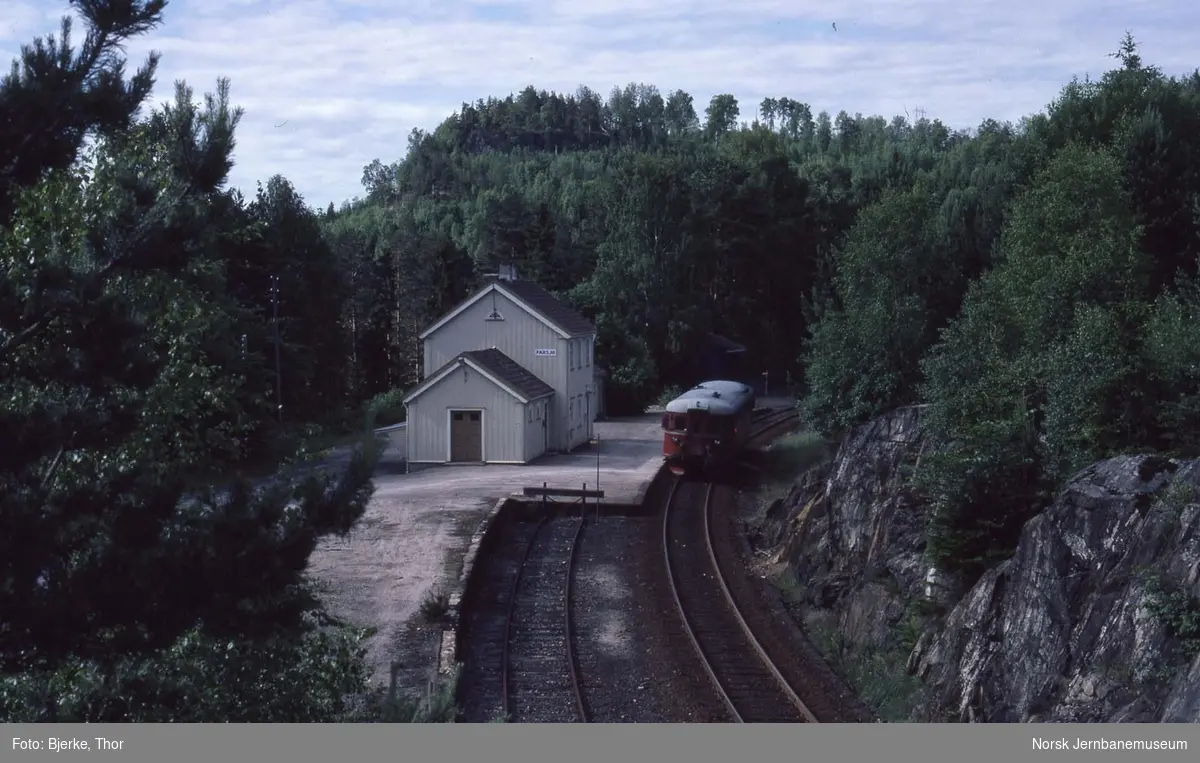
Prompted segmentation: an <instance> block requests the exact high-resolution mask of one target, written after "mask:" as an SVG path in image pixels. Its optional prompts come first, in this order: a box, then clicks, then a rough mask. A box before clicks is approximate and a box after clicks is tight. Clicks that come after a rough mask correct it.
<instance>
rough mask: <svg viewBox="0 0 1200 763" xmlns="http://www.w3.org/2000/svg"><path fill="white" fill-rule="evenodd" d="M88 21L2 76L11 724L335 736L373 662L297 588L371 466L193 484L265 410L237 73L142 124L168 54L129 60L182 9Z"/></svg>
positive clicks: (0, 594) (4, 492)
mask: <svg viewBox="0 0 1200 763" xmlns="http://www.w3.org/2000/svg"><path fill="white" fill-rule="evenodd" d="M72 5H73V6H74V8H75V10H76V11H77V12H78V13H79V15H80V16H81V17H82V19H83V20H84V22H85V23H86V25H87V30H86V33H85V35H84V40H83V43H82V44H81V45H80V46H79V47H78V49H76V48H75V47H74V46H73V45H72V41H71V32H72V29H71V25H70V23H69V21H64V23H63V26H62V31H61V33H60V34H59V35H58V37H57V38H54V37H51V38H49V39H46V40H38V41H36V42H35V43H33V44H32V45H29V46H27V47H25V48H24V49H23V51H22V54H21V59H20V61H18V62H17V63H16V64H15V65H14V69H13V71H12V73H11V74H10V75H9V76H8V77H6V78H5V79H4V80H3V83H2V84H0V432H3V436H2V439H3V442H4V448H3V450H4V454H5V455H4V457H3V458H2V459H0V613H2V614H0V719H3V720H89V721H103V720H110V721H111V720H116V721H136V720H154V719H156V718H157V719H163V720H188V719H190V720H210V721H211V720H219V721H225V720H239V719H240V720H249V721H261V720H332V719H334V718H336V717H338V714H339V713H341V712H343V710H344V707H343V700H344V698H345V697H346V696H347V695H349V694H352V693H354V692H356V691H360V690H361V689H362V688H363V683H362V682H363V680H364V674H363V670H362V663H361V649H359V648H358V646H357V641H356V639H355V637H353V635H352V634H351V635H347V634H346V633H344V632H342V631H338V630H336V629H334V630H329V629H327V628H325V627H324V626H326V625H328V618H327V617H326V616H325V615H324V614H323V612H322V611H321V609H320V607H319V606H318V604H317V603H316V601H315V599H314V597H313V596H312V595H311V594H310V593H309V592H308V589H307V586H306V584H305V581H304V577H303V573H304V569H305V566H306V564H307V561H308V558H309V555H310V554H311V552H312V551H313V550H314V548H315V546H316V543H317V541H318V540H319V538H320V537H322V536H323V535H327V534H330V533H344V532H346V531H347V530H348V529H349V528H350V527H351V525H352V524H353V523H354V521H355V520H356V519H357V518H358V517H359V516H360V515H361V513H362V511H363V510H364V507H365V504H366V501H367V499H368V498H369V496H370V494H371V490H372V485H371V481H370V475H371V468H372V455H373V454H372V453H370V452H369V448H368V447H367V446H364V447H363V449H361V450H359V451H358V452H357V453H356V457H355V458H354V460H353V462H352V463H351V465H350V467H349V469H347V470H346V471H345V472H344V473H340V474H328V473H311V472H310V473H308V474H302V475H300V476H296V477H287V478H284V477H282V476H281V477H280V478H279V479H276V480H274V481H272V482H270V483H269V484H268V485H267V486H266V487H260V488H254V487H252V486H251V485H250V483H248V482H246V481H240V482H238V483H237V484H235V485H234V486H233V488H232V489H230V490H226V491H223V492H218V491H215V490H208V491H204V492H202V493H200V494H195V493H189V492H188V491H187V490H186V489H185V488H186V487H187V485H186V478H187V477H188V475H190V474H192V473H194V472H195V471H196V469H198V468H202V467H203V466H204V460H205V459H206V458H209V455H208V454H210V453H215V452H220V451H221V449H222V448H223V447H226V446H230V444H231V443H233V444H234V445H233V447H234V448H235V450H236V442H237V441H238V438H239V435H240V434H241V433H242V432H241V430H239V429H238V427H239V426H240V425H239V423H238V422H239V421H242V422H244V421H246V420H249V419H253V416H252V415H250V414H251V413H253V412H252V411H251V410H250V406H251V403H250V402H248V401H252V400H254V399H255V397H254V394H252V392H251V391H248V390H250V389H251V388H252V387H253V386H254V384H255V383H257V381H256V380H257V378H258V377H256V376H255V373H254V371H253V369H252V368H251V367H250V366H251V364H249V363H242V364H241V366H239V361H238V358H239V357H241V356H242V355H244V353H239V351H238V344H239V340H240V337H241V335H242V334H243V333H245V332H244V330H243V329H244V327H245V325H246V322H247V321H249V320H251V318H250V317H249V311H248V310H247V309H245V308H243V307H242V306H240V304H239V303H238V301H237V300H236V299H234V298H233V297H232V296H231V294H230V291H231V289H230V283H229V281H228V279H227V277H226V273H227V271H228V270H229V260H230V258H231V257H233V256H235V255H236V254H237V253H239V252H244V244H245V241H246V240H247V239H249V238H253V236H254V235H255V231H254V229H253V226H252V225H251V224H250V222H251V221H249V220H248V219H247V218H246V216H245V215H244V214H240V212H241V210H242V209H243V207H242V205H241V201H240V199H239V198H238V197H237V195H236V194H235V193H233V192H231V191H229V190H228V189H226V188H224V183H225V181H226V177H227V175H228V172H229V170H230V168H231V166H232V161H231V158H230V157H231V153H232V151H233V148H234V132H235V129H236V126H237V123H238V119H239V117H240V115H241V114H240V111H239V110H238V109H235V108H233V107H232V106H231V105H230V102H229V84H228V82H225V81H221V82H219V83H218V87H217V89H216V92H215V93H213V94H211V95H209V96H207V98H206V99H205V102H204V104H203V106H202V107H201V106H199V105H197V104H195V103H193V101H192V93H191V90H190V89H188V88H187V86H186V85H184V84H183V83H179V84H178V85H177V93H176V95H177V97H176V100H175V102H174V103H173V104H171V105H169V106H165V107H163V108H160V109H158V110H155V111H154V113H152V114H151V115H150V116H149V117H148V118H145V119H140V118H139V116H138V113H139V108H140V107H141V106H142V104H143V102H144V101H145V100H146V98H147V97H148V95H149V93H150V91H151V88H152V87H153V84H154V73H155V66H156V63H157V56H155V55H151V56H150V57H149V58H148V59H147V60H146V62H145V63H144V64H143V65H142V66H141V68H139V69H138V70H137V72H136V73H135V74H134V75H133V76H132V77H130V78H126V77H125V60H124V58H123V57H122V55H121V46H122V44H123V43H125V42H126V41H128V40H129V39H130V38H132V37H134V36H136V35H139V34H142V33H144V32H146V31H148V30H150V29H152V28H154V27H155V26H157V25H158V24H159V23H160V22H161V20H162V14H163V10H164V6H165V3H164V2H162V0H145V1H143V2H131V1H130V0H75V2H73V3H72ZM239 246H241V247H243V248H242V249H239ZM300 666H305V667H306V670H304V671H303V673H302V674H301V675H298V676H293V679H294V681H293V682H292V683H291V684H290V685H287V686H284V685H283V684H281V683H280V681H279V677H280V674H281V672H282V671H290V670H294V669H296V668H297V667H300ZM281 688H282V689H283V691H282V693H281V691H280V690H281Z"/></svg>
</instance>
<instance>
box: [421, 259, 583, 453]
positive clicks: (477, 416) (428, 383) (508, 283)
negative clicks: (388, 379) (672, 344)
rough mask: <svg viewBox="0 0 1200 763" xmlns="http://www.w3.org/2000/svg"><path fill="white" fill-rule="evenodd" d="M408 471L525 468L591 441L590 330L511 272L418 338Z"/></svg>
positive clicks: (578, 317)
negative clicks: (412, 467)
mask: <svg viewBox="0 0 1200 763" xmlns="http://www.w3.org/2000/svg"><path fill="white" fill-rule="evenodd" d="M420 339H421V341H422V343H423V348H424V363H423V374H422V380H421V382H420V383H419V384H418V385H417V386H416V387H415V388H414V389H413V390H412V391H411V392H410V393H409V394H408V396H407V397H406V398H405V399H404V404H405V407H406V409H407V413H408V416H407V420H408V426H407V427H406V433H407V437H408V459H409V462H410V463H415V464H429V463H448V462H468V463H469V462H474V463H490V464H524V463H527V462H529V461H531V460H532V459H534V458H537V457H538V456H541V455H542V454H544V453H547V452H566V451H570V450H573V449H574V448H576V447H578V446H579V445H581V444H583V443H585V442H587V441H588V440H590V439H591V437H592V422H594V421H595V420H596V419H597V417H598V416H597V414H598V413H599V410H600V409H599V407H598V403H599V400H600V380H601V377H602V372H600V371H599V370H598V369H597V368H596V365H595V362H594V360H595V359H594V355H593V353H594V351H595V345H596V327H595V326H594V325H593V324H592V322H591V321H589V320H588V319H586V318H584V317H583V316H581V315H579V313H577V312H575V311H574V310H573V309H571V308H570V307H568V306H567V305H565V304H563V303H562V302H561V301H560V300H558V299H556V298H555V297H554V296H553V295H552V294H550V293H549V292H548V291H546V290H545V289H543V288H542V287H540V286H538V285H537V284H534V283H531V282H529V281H521V280H518V279H517V277H516V270H515V269H514V268H512V267H506V268H501V273H500V275H499V276H498V277H496V278H494V279H491V280H490V282H489V283H488V284H487V286H485V287H484V288H483V289H481V290H480V291H479V292H477V293H476V294H474V295H473V296H472V297H470V298H469V299H467V300H466V301H465V302H463V303H462V304H460V305H459V306H458V307H456V308H454V309H453V310H451V311H450V312H449V313H447V314H446V315H444V316H442V317H441V318H440V319H438V320H437V321H436V322H434V324H433V325H431V326H430V327H429V328H427V329H425V331H424V332H422V333H421V335H420Z"/></svg>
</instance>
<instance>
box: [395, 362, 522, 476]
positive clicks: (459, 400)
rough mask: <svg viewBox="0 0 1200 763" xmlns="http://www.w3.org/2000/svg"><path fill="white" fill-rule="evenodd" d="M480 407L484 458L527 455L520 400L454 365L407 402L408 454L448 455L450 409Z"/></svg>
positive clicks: (437, 459)
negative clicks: (443, 377)
mask: <svg viewBox="0 0 1200 763" xmlns="http://www.w3.org/2000/svg"><path fill="white" fill-rule="evenodd" d="M463 369H465V370H466V373H465V375H464V371H463ZM478 408H482V409H483V410H484V414H483V458H484V461H515V462H523V461H525V460H526V459H525V430H524V426H525V407H524V405H522V404H521V402H520V401H518V400H517V399H516V398H514V397H513V396H512V395H510V394H509V393H508V392H506V391H505V390H503V389H501V388H500V387H497V386H496V385H495V384H493V383H492V382H491V381H490V380H488V379H487V378H486V377H484V376H482V375H481V374H480V373H479V372H478V371H476V370H475V369H473V368H470V367H467V366H463V367H462V368H456V369H455V370H454V371H453V372H452V373H450V375H449V376H447V377H446V378H445V379H442V380H441V381H439V382H438V383H437V384H435V385H433V386H432V387H430V388H429V389H428V390H426V391H425V393H424V394H423V395H421V396H420V397H419V398H417V399H416V400H414V401H413V402H412V403H410V404H409V412H408V415H409V425H408V429H409V431H410V432H411V439H410V440H409V447H410V448H411V451H412V452H411V454H410V456H411V460H412V461H413V462H416V463H421V462H424V463H429V462H434V463H443V462H445V461H447V460H449V452H450V451H449V448H450V440H449V436H450V432H449V411H451V410H458V409H464V410H470V409H478Z"/></svg>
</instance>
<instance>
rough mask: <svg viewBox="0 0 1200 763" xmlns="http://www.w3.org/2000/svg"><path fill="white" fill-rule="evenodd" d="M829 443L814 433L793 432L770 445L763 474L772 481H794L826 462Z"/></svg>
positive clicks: (828, 456)
mask: <svg viewBox="0 0 1200 763" xmlns="http://www.w3.org/2000/svg"><path fill="white" fill-rule="evenodd" d="M830 450H831V449H830V447H829V442H828V441H827V440H825V439H824V438H823V437H821V436H820V435H818V434H816V433H815V432H794V433H792V434H789V435H784V436H783V437H780V438H779V439H778V440H776V441H775V442H774V443H772V444H771V447H769V448H768V449H767V450H766V452H765V458H764V459H763V473H764V475H765V476H766V477H767V478H768V479H770V480H773V481H778V480H787V481H789V482H790V481H791V480H794V479H795V478H796V477H797V476H799V475H800V474H803V473H804V472H805V471H807V470H809V469H811V468H813V467H814V466H817V465H819V464H821V463H823V462H825V461H828V460H829V458H830V456H831V455H832V453H831V452H830Z"/></svg>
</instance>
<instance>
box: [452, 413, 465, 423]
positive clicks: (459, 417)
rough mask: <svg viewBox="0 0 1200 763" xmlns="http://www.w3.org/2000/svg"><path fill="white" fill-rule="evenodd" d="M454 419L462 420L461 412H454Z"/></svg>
mask: <svg viewBox="0 0 1200 763" xmlns="http://www.w3.org/2000/svg"><path fill="white" fill-rule="evenodd" d="M454 420H455V421H462V420H463V415H462V414H461V413H458V412H456V413H455V414H454Z"/></svg>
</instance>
